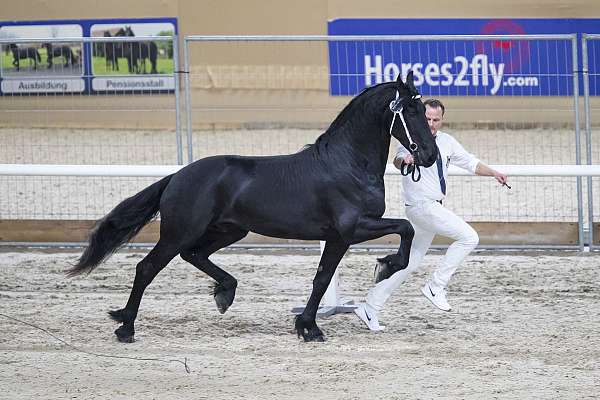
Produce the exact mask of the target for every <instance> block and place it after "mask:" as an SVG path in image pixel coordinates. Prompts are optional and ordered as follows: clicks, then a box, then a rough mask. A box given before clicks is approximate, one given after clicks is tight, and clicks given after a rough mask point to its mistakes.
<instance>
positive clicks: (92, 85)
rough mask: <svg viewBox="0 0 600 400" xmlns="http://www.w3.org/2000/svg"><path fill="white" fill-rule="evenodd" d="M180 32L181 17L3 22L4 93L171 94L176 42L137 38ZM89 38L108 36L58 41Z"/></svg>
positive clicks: (0, 90) (0, 65) (0, 78)
mask: <svg viewBox="0 0 600 400" xmlns="http://www.w3.org/2000/svg"><path fill="white" fill-rule="evenodd" d="M176 34H177V19H176V18H127V19H86V20H52V21H10V22H0V39H2V42H1V44H2V49H1V50H2V51H1V52H0V94H2V95H14V94H36V93H48V94H69V93H85V94H122V93H129V94H131V93H138V92H153V93H171V92H173V91H174V89H175V79H174V76H173V73H174V70H175V66H174V59H173V43H172V41H169V40H166V41H165V40H151V39H149V40H145V39H140V40H141V41H140V40H136V39H135V37H136V36H137V37H144V38H145V37H152V36H173V35H176ZM89 37H96V38H98V37H104V38H107V41H101V42H89V41H88V42H84V41H83V39H82V40H79V41H77V40H76V41H73V42H68V43H67V42H62V41H60V42H57V41H53V39H54V38H56V39H59V38H89ZM111 37H122V38H127V37H131V38H132V39H131V40H127V39H122V40H125V41H121V42H114V41H113V42H111V41H110V40H111V39H110V38H111ZM33 39H44V40H43V41H40V42H32V41H31V40H33Z"/></svg>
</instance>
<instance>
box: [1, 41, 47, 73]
mask: <svg viewBox="0 0 600 400" xmlns="http://www.w3.org/2000/svg"><path fill="white" fill-rule="evenodd" d="M8 47H9V48H10V51H12V55H13V62H12V63H13V65H14V66H15V67H16V68H17V71H19V69H20V67H21V60H22V59H25V60H26V59H30V60H33V69H37V65H38V62H42V58H41V57H40V53H39V52H38V51H37V49H36V48H35V47H19V46H17V45H16V44H14V43H11V44H9V45H8ZM30 65H31V64H30Z"/></svg>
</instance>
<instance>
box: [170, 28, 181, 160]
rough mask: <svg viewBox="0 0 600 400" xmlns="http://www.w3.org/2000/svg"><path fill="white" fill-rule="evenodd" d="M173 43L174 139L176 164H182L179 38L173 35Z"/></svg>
mask: <svg viewBox="0 0 600 400" xmlns="http://www.w3.org/2000/svg"><path fill="white" fill-rule="evenodd" d="M171 40H172V43H173V68H174V71H173V79H175V140H176V142H177V164H179V165H183V143H182V140H181V109H180V107H181V99H180V97H181V96H180V95H181V86H180V85H179V76H180V74H181V68H180V67H179V39H178V36H177V35H174V36H173V38H172V39H171Z"/></svg>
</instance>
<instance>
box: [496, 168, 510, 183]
mask: <svg viewBox="0 0 600 400" xmlns="http://www.w3.org/2000/svg"><path fill="white" fill-rule="evenodd" d="M494 178H496V180H497V181H498V183H500V184H501V185H503V186H504V185H506V182H508V177H507V176H506V175H504V174H503V173H501V172H498V171H494Z"/></svg>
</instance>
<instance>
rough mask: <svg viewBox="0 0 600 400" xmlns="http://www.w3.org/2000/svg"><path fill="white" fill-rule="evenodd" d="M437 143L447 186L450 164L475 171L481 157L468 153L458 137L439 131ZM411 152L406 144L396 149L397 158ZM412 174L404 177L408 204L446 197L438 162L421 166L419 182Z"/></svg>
mask: <svg viewBox="0 0 600 400" xmlns="http://www.w3.org/2000/svg"><path fill="white" fill-rule="evenodd" d="M435 143H436V144H437V146H438V148H439V149H440V155H441V156H442V170H443V174H444V179H445V180H446V187H448V178H447V177H448V166H450V165H455V166H457V167H460V168H463V169H466V170H467V171H470V172H471V173H473V174H474V173H475V169H476V168H477V164H478V163H479V159H477V158H476V157H475V156H474V155H473V154H471V153H468V152H467V151H466V150H465V149H464V147H462V145H461V144H460V143H458V141H457V140H456V139H454V138H453V137H452V136H450V135H449V134H447V133H444V132H441V131H438V132H437V135H436V138H435ZM408 154H410V152H409V151H408V150H406V148H404V146H402V145H399V146H398V149H397V151H396V157H395V159H396V160H398V159H402V158H404V156H406V155H408ZM411 175H412V174H408V175H407V176H403V177H402V187H403V189H404V201H405V203H406V204H410V205H413V204H417V203H419V202H422V201H424V200H434V201H440V200H443V199H444V198H446V196H445V195H444V194H443V193H442V189H441V186H440V176H439V175H438V167H437V163H433V165H432V166H431V167H429V168H423V167H421V179H420V180H419V181H418V182H413V180H412V177H411Z"/></svg>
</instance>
